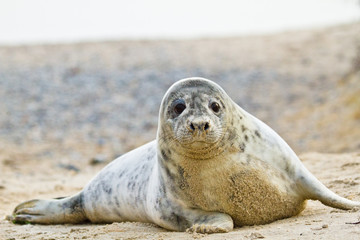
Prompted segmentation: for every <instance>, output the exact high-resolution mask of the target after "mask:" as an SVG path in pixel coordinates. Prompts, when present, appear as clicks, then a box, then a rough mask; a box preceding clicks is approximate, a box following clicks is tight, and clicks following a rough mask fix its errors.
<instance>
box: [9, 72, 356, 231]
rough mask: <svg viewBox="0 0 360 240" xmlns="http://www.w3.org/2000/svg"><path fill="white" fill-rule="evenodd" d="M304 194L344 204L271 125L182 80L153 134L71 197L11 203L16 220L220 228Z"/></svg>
mask: <svg viewBox="0 0 360 240" xmlns="http://www.w3.org/2000/svg"><path fill="white" fill-rule="evenodd" d="M307 199H313V200H320V201H321V202H322V203H324V204H325V205H328V206H331V207H334V208H340V209H352V208H355V207H360V202H355V201H351V200H348V199H345V198H342V197H340V196H338V195H336V194H335V193H333V192H332V191H330V190H329V189H328V188H326V187H325V186H324V185H323V184H322V183H320V182H319V181H318V180H317V179H316V178H315V177H314V176H313V175H312V174H311V173H310V172H309V171H308V170H307V169H306V168H305V167H304V165H303V164H302V163H301V161H300V160H299V158H298V157H297V156H296V154H295V153H294V152H293V151H292V149H291V148H290V147H289V146H288V145H287V144H286V143H285V141H284V140H283V139H282V138H281V137H280V136H279V135H278V134H277V133H275V132H274V131H273V130H272V129H271V128H270V127H268V126H267V125H266V124H264V123H263V122H262V121H260V120H259V119H257V118H255V117H254V116H252V115H251V114H249V113H247V112H246V111H244V110H243V109H242V108H241V107H239V106H238V105H237V104H236V103H235V102H233V101H232V100H231V98H230V97H229V96H228V95H227V94H226V93H225V91H224V90H223V89H222V88H221V87H220V86H218V85H217V84H216V83H214V82H212V81H210V80H207V79H203V78H188V79H183V80H180V81H178V82H176V83H175V84H173V85H172V86H171V87H170V89H169V90H168V91H167V92H166V94H165V96H164V98H163V100H162V103H161V106H160V113H159V125H158V131H157V138H156V140H155V141H152V142H150V143H148V144H145V145H143V146H141V147H139V148H137V149H135V150H133V151H131V152H129V153H127V154H125V155H123V156H121V157H119V158H118V159H116V160H114V161H113V162H111V163H110V164H109V165H107V166H106V167H105V168H104V169H103V170H102V171H100V173H98V174H97V175H96V176H95V177H94V178H93V179H92V180H91V181H90V183H89V184H88V185H87V186H85V188H84V189H83V190H82V191H81V192H79V193H78V194H76V195H74V196H71V197H67V198H63V199H53V200H31V201H27V202H24V203H21V204H20V205H18V206H17V207H16V208H15V210H14V212H13V215H12V216H11V219H12V220H13V221H14V222H15V223H38V224H60V223H81V222H85V221H90V222H94V223H111V222H121V221H140V222H152V223H155V224H157V225H159V226H161V227H163V228H166V229H169V230H175V231H186V230H188V231H193V232H200V233H216V232H228V231H230V230H232V229H233V227H234V226H243V225H255V224H266V223H270V222H272V221H275V220H278V219H282V218H287V217H291V216H294V215H297V214H298V213H300V212H301V211H302V210H303V209H304V208H305V202H306V200H307Z"/></svg>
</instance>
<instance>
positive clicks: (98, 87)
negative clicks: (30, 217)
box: [0, 0, 360, 167]
mask: <svg viewBox="0 0 360 240" xmlns="http://www.w3.org/2000/svg"><path fill="white" fill-rule="evenodd" d="M191 76H200V77H205V78H209V79H212V80H214V81H216V82H217V83H218V84H220V85H221V86H222V87H223V88H224V89H225V91H227V92H228V94H229V95H230V97H232V98H233V99H234V100H235V101H236V102H237V103H238V104H239V105H240V106H241V107H243V108H244V109H245V110H247V111H248V112H250V113H252V114H253V115H255V116H256V117H258V118H260V119H261V120H263V121H264V122H266V123H267V124H268V125H270V126H271V127H272V128H273V129H274V130H275V131H277V132H278V133H279V134H280V135H281V136H282V137H283V138H284V139H285V140H286V141H287V142H288V143H289V144H290V146H291V147H292V148H293V149H294V150H295V151H296V152H297V153H304V152H327V153H332V152H356V151H359V150H360V2H359V1H352V0H318V1H310V0H302V1H299V0H293V1H286V0H272V1H266V0H253V1H245V0H237V1H236V0H222V1H205V0H198V1H190V0H182V1H165V0H153V1H145V0H134V1H115V0H102V1H100V0H92V1H90V0H87V1H85V0H75V1H74V0H72V1H70V0H62V1H46V0H32V1H26V0H13V1H6V0H0V161H3V163H4V164H9V163H10V162H11V161H23V160H26V159H32V160H34V159H36V160H39V161H40V160H52V161H55V162H65V163H67V162H70V163H72V164H73V165H75V167H76V166H78V167H79V166H80V165H81V164H82V163H84V162H88V161H91V160H95V162H96V161H110V160H112V159H113V158H115V157H116V156H119V155H121V154H123V153H125V152H127V151H129V150H131V149H133V148H135V147H137V146H140V145H142V144H144V143H146V142H148V141H151V140H152V139H154V138H155V136H156V129H157V118H158V109H159V106H160V102H161V99H162V97H163V95H164V93H165V91H166V90H167V88H168V87H169V86H170V85H171V84H172V83H174V82H175V81H177V80H179V79H182V78H186V77H191Z"/></svg>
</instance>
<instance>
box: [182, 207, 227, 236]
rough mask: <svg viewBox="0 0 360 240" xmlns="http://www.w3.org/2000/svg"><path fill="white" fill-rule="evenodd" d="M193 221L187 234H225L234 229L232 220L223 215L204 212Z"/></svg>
mask: <svg viewBox="0 0 360 240" xmlns="http://www.w3.org/2000/svg"><path fill="white" fill-rule="evenodd" d="M205 213H206V214H202V215H200V216H199V217H197V218H195V219H194V220H193V224H192V226H191V227H190V228H188V229H186V231H187V232H197V233H225V232H229V231H231V230H232V229H233V228H234V222H233V220H232V218H231V217H230V216H229V215H227V214H224V213H214V212H205Z"/></svg>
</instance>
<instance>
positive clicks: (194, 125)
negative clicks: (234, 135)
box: [189, 119, 210, 132]
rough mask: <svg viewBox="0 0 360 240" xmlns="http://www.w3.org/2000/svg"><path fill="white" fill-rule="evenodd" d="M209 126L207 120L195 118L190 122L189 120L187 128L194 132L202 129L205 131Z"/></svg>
mask: <svg viewBox="0 0 360 240" xmlns="http://www.w3.org/2000/svg"><path fill="white" fill-rule="evenodd" d="M209 128H210V123H209V121H205V120H203V119H195V120H193V121H192V122H190V127H189V130H190V131H191V132H195V131H197V130H198V131H200V132H203V131H204V132H205V131H206V130H208V129H209Z"/></svg>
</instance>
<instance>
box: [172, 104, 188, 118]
mask: <svg viewBox="0 0 360 240" xmlns="http://www.w3.org/2000/svg"><path fill="white" fill-rule="evenodd" d="M185 108H186V105H185V103H184V102H182V101H181V102H179V103H177V104H176V105H175V107H174V112H175V113H176V114H178V115H180V114H181V113H182V112H183V111H184V110H185Z"/></svg>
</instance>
